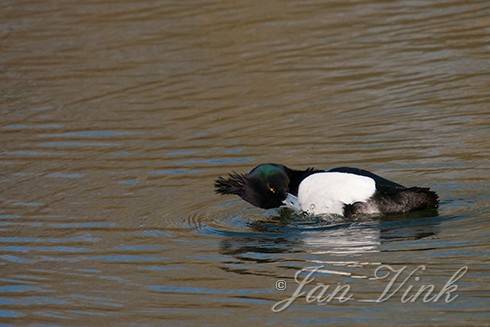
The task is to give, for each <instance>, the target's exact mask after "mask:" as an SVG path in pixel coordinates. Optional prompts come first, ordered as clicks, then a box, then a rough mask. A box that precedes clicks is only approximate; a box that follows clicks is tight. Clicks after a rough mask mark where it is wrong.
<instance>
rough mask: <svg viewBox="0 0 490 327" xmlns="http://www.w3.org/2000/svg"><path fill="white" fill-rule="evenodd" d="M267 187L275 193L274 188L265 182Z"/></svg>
mask: <svg viewBox="0 0 490 327" xmlns="http://www.w3.org/2000/svg"><path fill="white" fill-rule="evenodd" d="M267 187H268V188H269V191H271V192H272V193H276V190H274V188H273V187H272V186H271V185H270V184H267Z"/></svg>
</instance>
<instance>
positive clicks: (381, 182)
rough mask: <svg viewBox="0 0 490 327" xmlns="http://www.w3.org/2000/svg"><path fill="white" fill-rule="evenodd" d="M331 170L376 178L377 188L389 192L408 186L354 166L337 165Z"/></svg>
mask: <svg viewBox="0 0 490 327" xmlns="http://www.w3.org/2000/svg"><path fill="white" fill-rule="evenodd" d="M329 172H337V173H348V174H355V175H360V176H366V177H370V178H372V179H374V181H375V183H376V189H377V190H379V191H385V192H389V191H394V190H400V189H405V188H406V187H405V186H403V185H400V184H398V183H395V182H392V181H390V180H388V179H386V178H383V177H381V176H378V175H376V174H374V173H372V172H370V171H367V170H364V169H359V168H353V167H337V168H333V169H330V170H329Z"/></svg>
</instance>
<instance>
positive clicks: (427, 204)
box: [375, 187, 439, 214]
mask: <svg viewBox="0 0 490 327" xmlns="http://www.w3.org/2000/svg"><path fill="white" fill-rule="evenodd" d="M375 197H377V199H376V200H377V201H376V202H377V203H378V207H379V210H380V211H381V213H385V214H389V213H401V212H409V211H413V210H421V209H430V208H437V207H438V206H439V196H438V195H437V194H436V192H434V191H431V190H430V189H429V188H428V187H408V188H405V189H401V190H396V191H395V192H388V193H379V194H378V195H376V196H375Z"/></svg>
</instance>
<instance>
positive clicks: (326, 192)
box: [215, 164, 439, 217]
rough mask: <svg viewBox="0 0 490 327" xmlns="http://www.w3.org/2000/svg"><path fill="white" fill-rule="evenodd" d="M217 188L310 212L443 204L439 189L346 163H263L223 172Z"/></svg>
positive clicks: (348, 213) (351, 213) (265, 204)
mask: <svg viewBox="0 0 490 327" xmlns="http://www.w3.org/2000/svg"><path fill="white" fill-rule="evenodd" d="M215 188H216V192H217V193H220V194H236V195H238V196H240V197H241V198H242V199H244V200H245V201H247V202H249V203H251V204H253V205H254V206H257V207H260V208H264V209H270V208H277V207H280V206H282V205H287V206H289V207H292V208H294V209H296V210H300V211H305V212H307V213H310V214H335V215H340V216H344V217H355V216H358V215H363V214H364V215H365V214H395V213H406V212H410V211H414V210H420V209H428V208H437V206H438V204H439V201H438V196H437V194H436V193H435V192H433V191H431V190H429V188H424V187H405V186H402V185H400V184H397V183H395V182H392V181H389V180H387V179H385V178H383V177H380V176H378V175H376V174H373V173H371V172H368V171H366V170H362V169H357V168H349V167H340V168H334V169H331V170H329V171H322V170H317V169H314V168H309V169H306V170H294V169H290V168H288V167H286V166H283V165H279V164H261V165H258V166H257V167H255V168H254V169H252V170H251V171H250V172H249V173H248V174H238V173H232V174H230V176H229V177H228V178H223V177H219V178H218V179H217V180H216V182H215Z"/></svg>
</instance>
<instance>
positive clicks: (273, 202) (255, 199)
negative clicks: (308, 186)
mask: <svg viewBox="0 0 490 327" xmlns="http://www.w3.org/2000/svg"><path fill="white" fill-rule="evenodd" d="M288 171H289V169H288V168H287V167H286V166H283V165H279V164H272V163H269V164H261V165H258V166H257V167H255V168H254V169H252V170H251V171H250V172H249V173H248V174H239V173H236V172H233V173H231V174H230V175H229V177H228V178H224V177H219V178H218V179H217V180H216V182H215V184H214V186H215V190H216V193H219V194H236V195H238V196H240V197H241V198H242V199H244V200H245V201H247V202H249V203H251V204H253V205H254V206H257V207H260V208H263V209H270V208H277V207H280V206H281V205H282V204H283V203H282V201H284V199H286V197H287V193H288V192H289V183H290V179H289V174H288Z"/></svg>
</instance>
